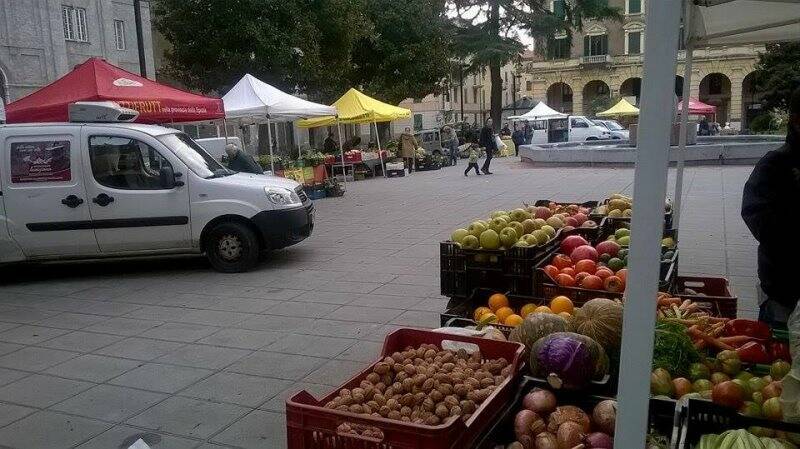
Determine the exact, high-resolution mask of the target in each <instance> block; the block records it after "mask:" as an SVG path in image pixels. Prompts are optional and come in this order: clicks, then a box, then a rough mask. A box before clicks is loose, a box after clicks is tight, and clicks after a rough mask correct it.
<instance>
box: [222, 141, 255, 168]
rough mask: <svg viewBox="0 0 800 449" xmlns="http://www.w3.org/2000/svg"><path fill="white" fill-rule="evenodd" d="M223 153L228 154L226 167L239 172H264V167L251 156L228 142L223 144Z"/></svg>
mask: <svg viewBox="0 0 800 449" xmlns="http://www.w3.org/2000/svg"><path fill="white" fill-rule="evenodd" d="M225 153H226V154H227V155H228V168H229V169H231V170H233V171H235V172H240V173H255V174H258V175H263V174H264V169H262V168H261V166H260V165H258V162H256V161H255V159H253V156H250V155H249V154H247V153H245V152H244V151H241V150H239V148H238V147H237V146H236V145H234V144H232V143H229V144H227V145H225Z"/></svg>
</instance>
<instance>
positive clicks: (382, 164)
mask: <svg viewBox="0 0 800 449" xmlns="http://www.w3.org/2000/svg"><path fill="white" fill-rule="evenodd" d="M372 123H373V124H375V140H376V141H377V142H378V157H379V158H381V173H383V177H384V178H385V177H386V165H384V163H383V152H382V151H381V136H380V133H379V132H378V122H377V121H373V122H372Z"/></svg>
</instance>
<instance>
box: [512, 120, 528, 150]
mask: <svg viewBox="0 0 800 449" xmlns="http://www.w3.org/2000/svg"><path fill="white" fill-rule="evenodd" d="M511 141H512V142H514V156H519V147H520V146H522V145H525V132H524V131H522V130H521V129H517V124H516V123H514V133H513V134H511Z"/></svg>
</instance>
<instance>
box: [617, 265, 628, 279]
mask: <svg viewBox="0 0 800 449" xmlns="http://www.w3.org/2000/svg"><path fill="white" fill-rule="evenodd" d="M617 277H618V278H620V279H622V282H627V279H628V269H627V268H623V269H621V270H619V271H617Z"/></svg>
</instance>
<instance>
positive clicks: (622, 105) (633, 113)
mask: <svg viewBox="0 0 800 449" xmlns="http://www.w3.org/2000/svg"><path fill="white" fill-rule="evenodd" d="M638 115H639V108H637V107H636V106H634V105H632V104H630V103H629V102H628V100H626V99H624V98H623V99H622V100H620V101H619V103H617V104H615V105H614V106H612V107H611V108H609V109H607V110H605V111H603V112H598V113H597V116H598V117H637V116H638Z"/></svg>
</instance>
